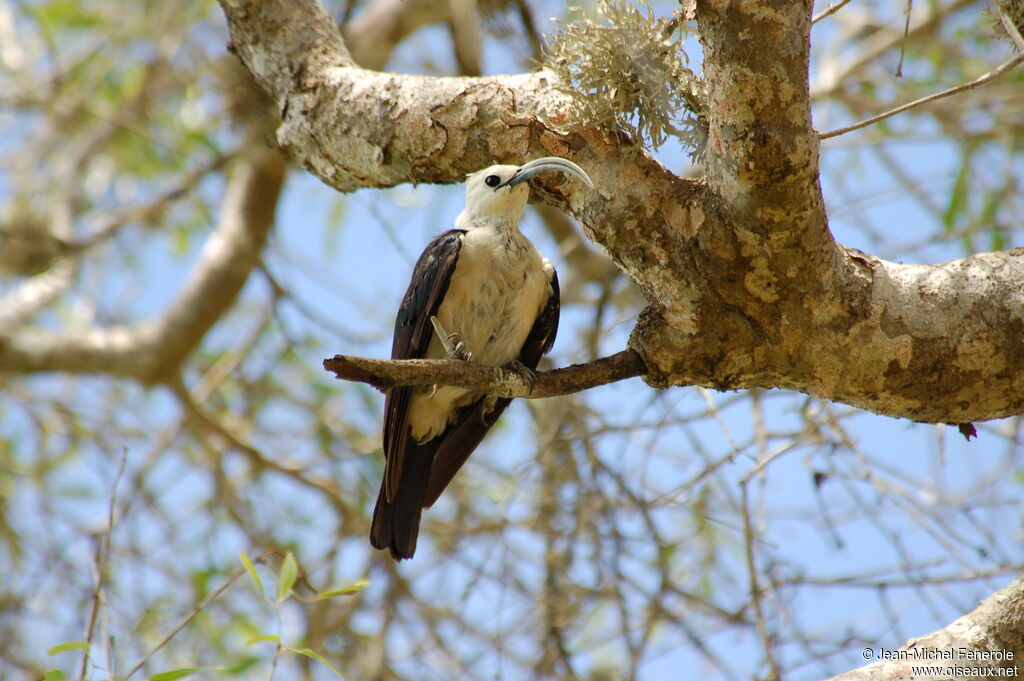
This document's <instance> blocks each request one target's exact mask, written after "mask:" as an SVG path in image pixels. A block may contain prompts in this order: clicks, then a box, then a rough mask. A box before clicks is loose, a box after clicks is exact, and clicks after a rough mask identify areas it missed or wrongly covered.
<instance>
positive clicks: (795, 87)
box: [220, 0, 1024, 678]
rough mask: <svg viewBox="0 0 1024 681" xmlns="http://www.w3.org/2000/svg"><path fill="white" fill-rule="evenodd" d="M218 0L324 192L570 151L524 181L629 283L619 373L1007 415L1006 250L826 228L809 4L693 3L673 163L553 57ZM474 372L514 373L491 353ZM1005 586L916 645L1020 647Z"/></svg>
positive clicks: (432, 375) (283, 142)
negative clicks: (380, 55) (884, 250)
mask: <svg viewBox="0 0 1024 681" xmlns="http://www.w3.org/2000/svg"><path fill="white" fill-rule="evenodd" d="M220 3H221V5H222V7H223V9H224V12H225V14H226V16H227V18H228V23H229V27H230V32H231V38H232V42H231V46H232V49H233V50H234V51H235V52H236V53H237V54H238V56H239V57H240V58H241V59H242V61H243V62H244V63H245V64H246V66H247V67H248V68H249V70H250V71H251V72H252V74H253V76H254V77H255V79H256V80H257V82H258V83H260V84H261V85H262V86H263V87H264V88H265V89H266V90H267V92H268V93H270V94H271V96H272V97H273V98H274V100H275V101H276V102H277V103H278V105H279V108H280V111H281V114H282V121H283V122H282V124H281V126H280V127H279V128H278V130H277V133H276V142H277V145H278V147H279V149H280V150H281V151H282V152H283V153H284V154H285V155H286V156H287V157H288V158H289V159H290V160H291V161H293V162H294V163H296V164H298V165H301V166H302V167H304V168H306V169H307V170H309V171H310V172H312V173H313V174H315V175H316V176H317V177H319V178H320V179H321V180H322V181H324V182H325V183H327V184H329V185H331V186H333V187H335V188H336V189H338V190H339V191H343V192H348V191H352V190H355V189H358V188H362V187H387V186H392V185H396V184H399V183H404V182H412V183H421V182H423V183H429V182H438V183H453V182H460V181H461V180H462V179H463V177H464V176H465V174H466V173H467V172H471V171H474V170H477V169H479V168H480V167H483V166H485V165H487V164H489V163H493V162H496V161H497V162H506V163H516V162H521V161H524V160H527V159H529V158H532V157H536V156H540V155H559V156H565V157H568V158H571V159H573V160H574V161H576V162H577V163H579V164H581V165H582V166H583V167H585V168H586V169H587V171H588V172H589V173H590V174H591V176H592V177H593V178H594V180H595V182H596V184H597V191H595V192H590V191H587V190H585V189H583V188H581V187H580V186H577V185H575V184H561V183H557V181H545V182H535V184H534V188H535V189H536V190H537V193H538V194H539V196H540V198H541V200H542V201H543V202H545V203H547V204H549V205H553V206H556V207H559V208H561V209H563V210H565V211H567V212H569V213H570V214H572V215H573V216H575V217H576V218H577V219H579V220H580V222H581V223H582V224H583V226H584V230H585V231H586V234H587V236H588V237H589V238H590V239H592V240H593V241H594V243H596V244H597V245H598V246H599V247H601V248H602V249H603V250H604V252H605V253H607V254H608V255H609V257H610V258H611V259H612V260H613V261H614V262H615V263H616V264H617V265H618V266H619V268H620V269H621V270H622V271H623V272H625V273H626V274H627V276H629V277H630V278H631V279H632V280H633V281H634V282H636V284H638V285H639V286H640V288H641V289H642V290H643V292H644V294H645V296H646V297H647V301H648V306H647V307H646V309H645V310H644V312H643V313H642V315H641V317H640V319H639V320H638V323H637V325H636V327H635V328H634V331H633V334H632V337H631V339H630V348H631V349H632V350H633V351H635V353H636V354H637V355H639V358H640V360H641V362H640V364H638V365H637V366H635V367H634V366H633V364H632V362H633V360H632V359H630V358H631V357H635V355H634V354H633V353H626V354H620V356H617V357H619V361H627V360H628V361H627V364H628V365H629V366H630V367H633V368H631V369H628V370H623V375H626V374H628V373H630V372H632V373H635V372H636V369H642V373H643V374H644V376H645V380H647V381H648V383H650V384H651V385H652V386H656V387H666V386H671V385H692V384H698V385H704V386H713V387H716V388H720V389H739V388H748V387H778V388H788V389H792V390H798V391H802V392H805V393H808V394H813V395H817V396H820V397H825V398H829V399H833V400H838V401H842V402H846V403H848V404H853V405H856V406H859V407H862V408H864V409H868V410H870V411H873V412H876V413H880V414H888V415H891V416H898V417H906V418H910V419H915V420H920V421H935V422H954V423H959V422H968V421H974V420H983V419H992V418H998V417H1003V416H1008V415H1013V414H1020V413H1024V249H1016V250H1013V251H1009V252H1005V253H986V254H978V255H973V256H970V257H967V258H964V259H961V260H957V261H954V262H949V263H942V264H936V265H928V266H921V265H902V264H899V263H892V262H886V261H883V260H880V259H878V258H876V257H873V256H871V255H868V254H865V253H861V252H859V251H856V250H854V249H850V248H846V247H844V246H842V245H841V244H838V243H836V242H835V240H834V239H833V237H832V235H831V233H830V232H829V228H828V217H827V215H826V213H825V208H824V201H823V199H822V193H821V187H820V184H819V182H818V154H819V136H818V133H817V132H816V131H815V129H814V127H813V124H812V121H811V115H810V100H811V93H810V87H809V82H808V73H809V35H810V19H811V3H810V2H804V1H801V2H792V1H781V0H777V1H775V2H758V3H741V2H709V1H701V2H698V3H697V20H698V23H699V25H700V34H701V40H702V42H703V47H704V74H705V77H706V79H707V88H708V94H709V100H710V120H709V126H710V127H709V133H710V134H709V140H708V150H707V168H706V169H707V172H706V176H705V177H704V178H701V179H699V180H689V179H683V178H679V177H676V176H674V175H673V174H672V173H670V172H669V171H668V170H666V169H665V168H664V167H662V166H661V165H660V164H659V163H657V162H656V161H655V160H654V159H653V158H651V157H650V156H649V155H647V154H646V153H644V152H643V151H640V150H637V149H636V148H627V147H624V146H623V145H622V144H621V142H620V140H619V138H618V137H617V136H616V135H615V134H613V133H612V132H611V131H609V130H606V129H602V128H601V127H599V126H586V125H579V126H576V127H571V126H569V125H568V124H567V123H566V120H567V117H566V111H567V110H568V108H569V107H571V106H573V104H572V101H571V100H570V99H569V98H568V97H567V96H566V95H565V94H564V92H563V91H562V90H560V89H559V88H558V87H557V85H558V84H557V82H556V81H555V76H554V75H553V74H552V73H550V72H547V71H544V70H541V71H538V72H535V73H529V74H521V75H514V76H504V77H488V78H427V77H422V76H409V75H398V74H386V73H379V72H375V71H370V70H365V69H362V68H360V67H358V66H356V65H355V62H354V61H353V60H352V58H351V57H350V53H349V51H348V49H347V48H346V45H345V43H344V41H343V39H342V37H341V35H340V34H339V33H338V31H337V28H336V26H335V24H334V22H333V21H332V20H331V18H330V17H329V16H328V15H327V14H326V13H325V12H324V10H323V8H322V7H321V6H320V5H319V3H318V2H317V1H316V0H220ZM347 359H348V358H340V360H338V361H339V362H342V361H347ZM353 366H355V367H356V368H355V369H352V370H353V371H355V372H356V374H358V373H359V372H360V371H369V372H370V373H372V370H373V367H372V366H368V365H367V366H363V365H359V364H358V362H356V363H355V364H353ZM394 369H395V370H394V371H393V372H392V373H390V374H389V375H388V376H387V377H386V379H385V380H380V377H379V376H378V377H377V380H374V379H372V377H371V378H369V379H366V380H369V381H370V382H376V384H377V385H387V384H388V381H391V382H394V381H396V377H397V380H398V381H402V377H403V376H405V377H406V380H407V382H408V383H416V382H419V383H423V382H424V381H428V382H444V381H445V380H446V379H445V378H444V376H447V377H449V378H451V377H452V373H453V371H454V372H457V370H458V367H455V368H453V367H450V366H447V367H442V366H440V364H438V366H433V367H411V368H410V367H408V366H396V367H394ZM407 370H408V371H411V372H412V373H411V374H410V373H403V372H407ZM438 372H440V373H438ZM478 373H479V372H478ZM577 373H579V374H580V376H582V374H583V372H582V371H578V372H577ZM409 376H412V377H411V378H410V377H409ZM439 377H440V378H439ZM356 378H359V377H358V376H356ZM364 378H365V377H364ZM552 380H553V383H552V385H555V384H556V383H557V381H555V380H554V379H552ZM473 381H476V382H477V383H476V384H477V385H479V384H482V383H487V382H488V381H490V383H489V385H492V386H494V385H499V384H500V386H499V389H500V390H504V391H505V392H506V393H507V394H522V393H523V392H525V390H526V386H523V385H520V384H519V383H517V382H516V381H515V379H513V378H510V377H505V376H495V375H494V374H488V372H484V373H483V374H480V375H474V376H473V377H470V378H467V379H466V381H465V382H466V383H467V384H468V383H472V382H473ZM452 382H457V381H455V379H454V378H452ZM481 382H482V383H481ZM548 388H550V386H548ZM556 391H557V386H556V387H555V388H552V389H550V390H548V389H545V391H543V392H544V394H548V393H549V392H556ZM1022 591H1024V582H1022V581H1021V580H1020V579H1018V580H1017V581H1015V582H1014V583H1013V584H1012V585H1010V586H1009V587H1007V588H1006V589H1004V590H1003V591H1000V592H997V593H996V594H994V595H993V596H992V597H991V598H989V599H988V600H986V601H985V603H984V604H982V606H981V607H980V608H978V610H976V611H974V612H973V613H970V614H968V615H966V616H964V617H963V618H961V620H958V621H957V622H955V623H954V624H952V625H950V627H948V628H947V629H944V630H942V631H941V632H936V634H933V635H930V636H929V637H926V638H925V639H920V640H918V641H917V642H915V644H916V645H918V646H920V645H929V646H935V647H942V646H961V645H962V646H965V647H969V648H972V649H974V650H995V649H1001V650H1012V651H1014V652H1015V654H1016V655H1017V657H1018V658H1019V656H1020V655H1022V654H1024V642H1022V639H1021V631H1024V626H1022V622H1024V610H1022V607H1021V602H1022V600H1021V593H1022ZM880 673H884V674H888V676H886V678H892V676H891V674H892V673H893V668H890V666H887V664H886V663H876V664H874V665H869V666H868V667H867V668H864V669H862V670H855V671H853V672H850V673H849V674H848V675H847V676H849V675H853V676H857V677H858V678H860V677H861V676H865V677H870V678H875V677H876V676H877V675H878V674H880Z"/></svg>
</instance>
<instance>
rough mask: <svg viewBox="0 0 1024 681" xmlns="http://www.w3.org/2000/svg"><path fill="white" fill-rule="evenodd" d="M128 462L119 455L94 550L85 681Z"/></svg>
mask: <svg viewBox="0 0 1024 681" xmlns="http://www.w3.org/2000/svg"><path fill="white" fill-rule="evenodd" d="M127 462H128V451H127V450H125V451H124V452H123V453H122V454H121V461H120V463H118V465H117V473H116V474H115V475H114V482H113V484H112V485H111V486H110V500H109V503H108V505H107V527H106V528H105V529H104V530H103V532H102V533H101V534H100V545H99V546H98V547H97V548H96V559H95V568H96V575H95V579H94V581H95V584H94V585H93V590H92V599H90V601H89V617H88V620H87V622H86V625H85V642H86V643H87V644H89V645H87V646H86V647H85V649H84V650H83V651H82V666H81V668H80V669H79V673H78V678H79V679H80V681H85V675H86V672H88V671H89V648H90V647H91V646H92V637H93V634H94V633H95V632H96V617H97V615H98V614H99V611H100V600H101V599H102V595H103V583H104V582H105V581H106V579H105V578H106V573H107V554H108V553H109V552H110V533H111V532H112V531H113V529H114V509H115V507H116V506H117V485H118V483H119V482H121V477H122V476H124V468H125V465H126V464H127Z"/></svg>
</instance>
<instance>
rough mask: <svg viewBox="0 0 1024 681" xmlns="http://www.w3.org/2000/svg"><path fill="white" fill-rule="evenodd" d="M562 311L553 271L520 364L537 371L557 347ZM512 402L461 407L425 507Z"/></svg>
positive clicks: (432, 471)
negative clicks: (547, 355) (541, 307)
mask: <svg viewBox="0 0 1024 681" xmlns="http://www.w3.org/2000/svg"><path fill="white" fill-rule="evenodd" d="M560 310H561V296H560V292H559V289H558V273H557V272H552V276H551V295H550V296H548V300H547V302H546V303H545V304H544V308H543V309H542V310H541V312H540V314H539V315H537V319H536V321H534V323H533V328H532V329H530V335H528V336H527V337H526V342H525V343H523V348H522V350H520V351H519V361H520V362H522V363H523V364H525V365H526V366H528V367H529V368H531V369H536V368H537V364H538V363H539V362H540V358H541V357H542V356H543V355H546V354H547V353H548V352H550V351H551V347H552V346H553V345H554V344H555V335H557V333H558V317H559V312H560ZM511 401H512V400H511V399H509V398H507V397H502V398H499V399H497V400H495V402H494V407H493V409H491V410H490V411H487V412H485V409H486V407H487V404H486V402H487V400H477V401H476V402H474V403H473V404H471V405H468V406H466V407H463V408H462V410H461V412H460V413H459V415H458V416H457V417H456V419H455V422H454V423H453V424H452V425H451V426H450V427H449V428H448V430H446V431H445V432H444V434H443V435H442V436H441V437H442V442H441V446H440V447H438V448H437V453H436V454H435V455H434V463H433V465H432V466H431V468H430V482H429V483H428V484H427V494H426V497H425V499H424V500H423V507H424V508H430V507H431V506H432V505H433V504H434V502H435V501H437V498H438V497H439V496H441V492H443V491H444V488H445V487H447V486H448V483H450V482H451V481H452V478H454V477H455V474H456V473H457V472H458V470H459V469H460V468H461V467H462V464H464V463H466V460H467V459H468V458H469V455H470V454H472V453H473V450H474V449H476V446H477V445H478V444H480V441H481V440H483V439H484V435H486V434H487V431H489V430H490V429H491V426H493V425H494V424H495V423H496V422H497V421H498V418H499V417H500V416H501V413H502V412H503V411H505V408H506V407H507V406H508V405H509V402H511Z"/></svg>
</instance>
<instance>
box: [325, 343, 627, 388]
mask: <svg viewBox="0 0 1024 681" xmlns="http://www.w3.org/2000/svg"><path fill="white" fill-rule="evenodd" d="M324 368H325V369H327V370H328V371H333V372H334V373H335V374H336V375H337V377H338V378H341V379H344V380H347V381H358V382H360V383H368V384H370V385H372V386H373V387H375V388H377V389H378V390H382V391H383V390H387V389H388V388H391V387H394V386H397V385H453V386H458V387H460V388H470V389H472V390H477V391H480V392H486V393H489V394H491V395H494V396H495V397H527V398H541V397H555V396H557V395H568V394H570V393H575V392H579V391H581V390H587V389H589V388H594V387H597V386H599V385H605V384H607V383H614V382H615V381H621V380H624V379H627V378H632V377H633V376H640V375H642V374H643V373H644V365H643V362H642V361H641V360H640V355H638V354H637V353H636V352H634V351H633V350H623V351H622V352H619V353H616V354H614V355H610V356H608V357H603V358H601V359H598V360H595V361H593V362H588V363H587V364H574V365H572V366H569V367H565V368H563V369H554V370H552V371H539V372H537V380H536V382H535V383H534V385H533V388H532V389H531V387H530V384H529V382H528V381H527V380H526V379H525V378H523V377H522V376H521V375H520V374H518V373H516V372H515V371H513V370H510V369H503V368H501V367H492V366H487V365H485V364H478V363H476V362H460V361H458V360H443V359H369V358H366V357H350V356H346V355H335V356H334V357H330V358H328V359H325V360H324Z"/></svg>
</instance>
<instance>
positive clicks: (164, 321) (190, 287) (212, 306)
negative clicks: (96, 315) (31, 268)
mask: <svg viewBox="0 0 1024 681" xmlns="http://www.w3.org/2000/svg"><path fill="white" fill-rule="evenodd" d="M284 172H285V164H284V162H283V160H282V159H281V158H280V156H279V155H278V154H277V153H276V152H273V151H271V150H268V149H266V148H264V147H263V145H262V144H261V143H258V144H250V145H249V146H248V147H247V148H246V150H244V151H243V152H242V153H240V155H239V159H238V161H237V162H236V164H235V166H234V168H233V170H232V173H231V179H230V181H229V182H228V188H227V193H226V195H225V198H224V203H223V205H222V207H221V215H220V222H219V224H218V225H217V228H216V229H215V230H214V231H213V233H212V234H211V235H210V238H209V239H208V240H207V242H206V245H205V246H204V247H203V250H202V252H201V253H200V256H199V260H198V262H197V263H196V265H195V266H194V267H193V269H192V271H191V273H190V274H189V277H188V279H187V280H186V282H185V284H184V286H183V287H182V290H181V292H180V293H179V295H178V296H177V298H176V299H175V300H174V301H173V302H172V303H171V305H170V307H169V308H168V309H167V311H166V312H164V314H163V315H161V316H159V317H157V318H155V319H152V320H148V321H144V322H140V323H138V324H135V325H132V326H115V327H98V328H89V329H85V330H72V331H49V330H43V329H33V328H25V329H21V330H18V331H15V332H14V333H12V334H10V335H3V332H2V330H0V372H5V371H6V372H18V373H32V372H40V371H65V372H69V373H109V374H113V375H117V376H126V377H131V378H136V379H139V380H141V381H144V382H152V381H156V380H159V379H160V378H161V377H165V376H168V375H173V373H174V372H176V371H177V369H178V367H179V365H180V364H181V362H182V361H183V360H184V358H185V356H186V355H187V354H188V352H189V351H190V350H191V349H192V348H193V347H195V345H196V344H197V343H198V342H199V341H200V340H201V339H202V337H203V336H204V335H205V334H206V332H207V331H209V329H210V328H211V327H212V326H213V324H214V323H216V321H217V320H218V319H220V317H221V315H223V314H224V311H225V310H227V309H228V308H230V307H231V305H232V304H233V303H234V301H235V297H236V296H237V295H238V292H239V291H240V290H241V289H242V286H243V285H244V284H245V281H246V280H247V278H248V276H249V273H250V272H251V271H252V269H253V268H254V267H255V266H256V265H257V264H258V263H259V258H260V252H261V251H262V249H263V245H264V243H265V242H266V238H267V235H268V233H269V231H270V228H271V226H272V225H273V223H274V208H275V205H276V201H277V195H278V192H279V191H280V188H281V185H282V183H283V181H284Z"/></svg>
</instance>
